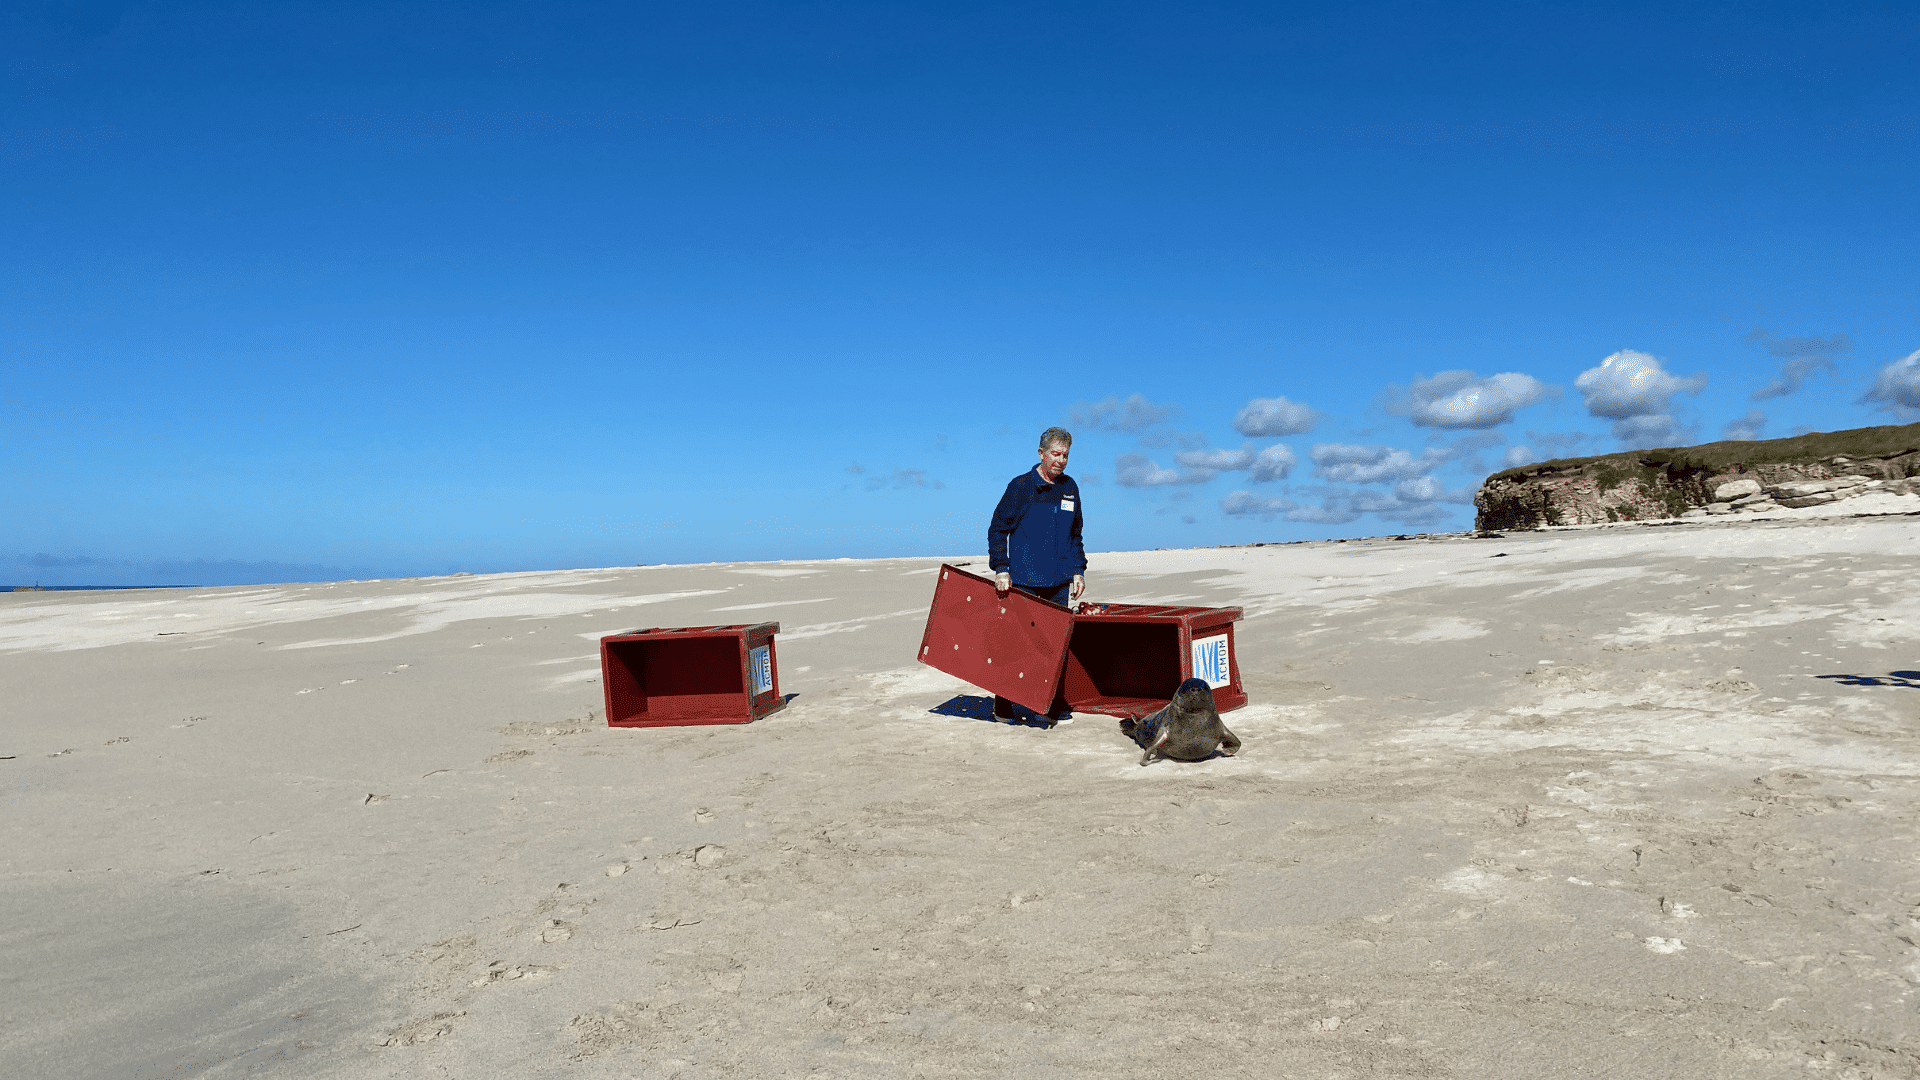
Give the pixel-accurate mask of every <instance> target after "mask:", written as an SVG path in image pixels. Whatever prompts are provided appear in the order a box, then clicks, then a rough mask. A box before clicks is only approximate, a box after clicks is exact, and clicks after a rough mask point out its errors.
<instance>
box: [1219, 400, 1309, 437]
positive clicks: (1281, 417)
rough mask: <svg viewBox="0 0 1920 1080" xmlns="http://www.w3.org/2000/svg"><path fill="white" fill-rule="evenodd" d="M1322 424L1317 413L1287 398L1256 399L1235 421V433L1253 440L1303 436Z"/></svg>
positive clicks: (1238, 414) (1241, 411) (1250, 402)
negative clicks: (1263, 437) (1281, 436)
mask: <svg viewBox="0 0 1920 1080" xmlns="http://www.w3.org/2000/svg"><path fill="white" fill-rule="evenodd" d="M1319 422H1320V414H1319V413H1318V412H1316V411H1315V410H1313V409H1311V408H1309V407H1307V406H1305V405H1302V404H1300V403H1299V402H1295V401H1288V400H1287V399H1286V398H1283V397H1270V398H1254V399H1253V400H1251V401H1249V402H1247V405H1246V407H1245V408H1243V409H1241V410H1240V411H1239V413H1237V414H1236V415H1235V416H1234V418H1233V430H1235V431H1237V432H1239V433H1240V434H1242V435H1246V436H1249V437H1253V438H1259V437H1262V436H1265V437H1272V436H1276V435H1299V434H1301V433H1303V432H1308V431H1312V430H1313V426H1314V425H1315V424H1317V423H1319Z"/></svg>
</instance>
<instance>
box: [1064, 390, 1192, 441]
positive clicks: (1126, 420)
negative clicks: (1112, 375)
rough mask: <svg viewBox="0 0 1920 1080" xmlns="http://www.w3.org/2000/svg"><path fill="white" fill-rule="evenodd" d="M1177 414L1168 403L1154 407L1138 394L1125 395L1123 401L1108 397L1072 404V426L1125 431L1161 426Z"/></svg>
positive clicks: (1177, 407)
mask: <svg viewBox="0 0 1920 1080" xmlns="http://www.w3.org/2000/svg"><path fill="white" fill-rule="evenodd" d="M1180 415H1181V409H1180V406H1178V405H1175V404H1173V403H1172V402H1168V403H1167V404H1165V405H1155V404H1154V403H1153V402H1151V401H1148V400H1147V399H1146V398H1145V397H1143V396H1141V395H1140V394H1132V395H1129V396H1128V397H1127V399H1126V400H1125V401H1122V400H1120V399H1119V398H1117V397H1114V396H1113V395H1112V394H1108V395H1107V398H1106V400H1104V401H1076V402H1074V404H1073V411H1072V416H1073V424H1074V426H1076V427H1081V426H1084V427H1090V428H1094V429H1096V430H1100V431H1125V432H1135V431H1139V430H1140V429H1141V428H1145V427H1152V426H1153V425H1155V424H1160V423H1165V422H1166V421H1168V420H1171V419H1173V418H1175V417H1177V416H1180Z"/></svg>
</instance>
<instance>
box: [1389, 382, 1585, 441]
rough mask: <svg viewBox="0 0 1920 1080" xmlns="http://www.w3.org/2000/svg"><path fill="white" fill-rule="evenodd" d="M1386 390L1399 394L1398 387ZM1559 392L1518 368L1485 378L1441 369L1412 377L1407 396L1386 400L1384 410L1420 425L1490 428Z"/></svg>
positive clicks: (1395, 394)
mask: <svg viewBox="0 0 1920 1080" xmlns="http://www.w3.org/2000/svg"><path fill="white" fill-rule="evenodd" d="M1388 392H1389V394H1393V395H1394V396H1396V397H1398V394H1397V388H1390V389H1389V391H1388ZM1558 392H1559V391H1558V390H1556V389H1555V388H1554V387H1551V386H1548V385H1547V384H1546V383H1543V382H1541V381H1540V380H1539V379H1536V378H1534V377H1533V376H1531V375H1523V374H1521V373H1520V372H1517V371H1503V372H1501V373H1500V374H1498V375H1489V376H1487V377H1486V378H1484V379H1483V378H1481V377H1480V376H1479V375H1476V374H1474V373H1473V372H1471V371H1441V372H1437V373H1435V375H1434V376H1433V378H1431V379H1415V380H1413V385H1412V386H1410V387H1408V388H1407V392H1406V396H1405V397H1403V398H1400V399H1399V400H1397V401H1392V402H1389V403H1388V405H1387V411H1388V412H1391V413H1395V414H1397V415H1402V416H1405V417H1407V418H1408V419H1409V420H1411V421H1413V422H1414V423H1415V424H1418V425H1420V426H1422V427H1437V428H1490V427H1495V426H1497V425H1499V424H1504V423H1506V422H1507V421H1509V420H1512V419H1513V414H1514V410H1516V409H1520V408H1524V407H1525V406H1528V405H1532V404H1534V403H1535V402H1539V401H1544V400H1546V399H1547V398H1549V397H1552V396H1553V395H1554V394H1556V393H1558Z"/></svg>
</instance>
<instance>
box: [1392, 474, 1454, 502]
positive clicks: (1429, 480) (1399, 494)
mask: <svg viewBox="0 0 1920 1080" xmlns="http://www.w3.org/2000/svg"><path fill="white" fill-rule="evenodd" d="M1446 490H1447V489H1446V488H1444V487H1442V486H1441V484H1440V481H1438V480H1436V479H1434V478H1433V477H1431V476H1419V477H1415V478H1414V479H1412V480H1402V481H1400V482H1399V483H1397V484H1395V485H1393V497H1394V498H1396V499H1399V500H1400V501H1401V502H1433V501H1434V500H1436V499H1438V498H1440V496H1442V495H1444V494H1446Z"/></svg>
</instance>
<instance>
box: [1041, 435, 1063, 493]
mask: <svg viewBox="0 0 1920 1080" xmlns="http://www.w3.org/2000/svg"><path fill="white" fill-rule="evenodd" d="M1067 450H1068V448H1067V444H1066V443H1054V444H1053V445H1052V446H1043V447H1041V448H1040V475H1041V476H1044V477H1046V478H1047V483H1049V484H1051V483H1053V482H1054V481H1055V480H1058V479H1060V474H1061V473H1063V472H1066V471H1067Z"/></svg>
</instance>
